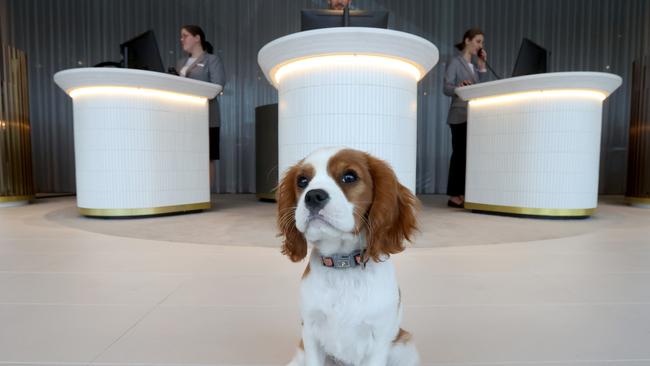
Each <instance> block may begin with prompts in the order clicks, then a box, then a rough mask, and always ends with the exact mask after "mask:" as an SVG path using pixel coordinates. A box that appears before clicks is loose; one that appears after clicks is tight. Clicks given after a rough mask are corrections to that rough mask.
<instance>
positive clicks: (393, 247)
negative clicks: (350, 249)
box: [366, 155, 419, 261]
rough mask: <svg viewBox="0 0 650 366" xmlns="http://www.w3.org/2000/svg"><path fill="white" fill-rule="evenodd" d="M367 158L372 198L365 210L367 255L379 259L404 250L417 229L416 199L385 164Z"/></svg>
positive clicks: (417, 204)
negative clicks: (366, 210)
mask: <svg viewBox="0 0 650 366" xmlns="http://www.w3.org/2000/svg"><path fill="white" fill-rule="evenodd" d="M367 158H368V167H369V170H370V175H371V176H372V183H373V199H372V205H371V206H370V209H369V212H368V223H369V224H368V232H367V241H368V246H367V248H366V256H367V257H368V258H371V259H372V260H374V261H379V260H380V258H381V256H382V254H386V255H390V254H395V253H399V252H401V251H403V250H404V244H403V242H404V240H405V239H406V240H408V241H411V237H412V235H413V234H414V233H415V231H416V230H417V219H416V211H417V210H418V208H419V201H418V199H417V198H416V197H415V195H413V193H411V191H410V190H409V189H408V188H406V187H404V186H403V185H401V184H400V183H399V181H398V180H397V177H396V176H395V173H394V172H393V170H392V169H391V167H390V166H389V165H388V163H386V162H384V161H382V160H379V159H377V158H374V157H372V156H370V155H368V156H367Z"/></svg>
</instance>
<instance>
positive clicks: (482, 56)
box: [477, 48, 487, 70]
mask: <svg viewBox="0 0 650 366" xmlns="http://www.w3.org/2000/svg"><path fill="white" fill-rule="evenodd" d="M477 56H478V66H479V68H480V69H481V70H485V64H486V63H487V51H485V49H484V48H481V49H480V50H479V51H478V55H477Z"/></svg>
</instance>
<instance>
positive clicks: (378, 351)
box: [361, 344, 391, 366]
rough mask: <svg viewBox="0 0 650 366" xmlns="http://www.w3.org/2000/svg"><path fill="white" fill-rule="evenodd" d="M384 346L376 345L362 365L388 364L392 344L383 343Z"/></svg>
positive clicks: (376, 365) (380, 365)
mask: <svg viewBox="0 0 650 366" xmlns="http://www.w3.org/2000/svg"><path fill="white" fill-rule="evenodd" d="M382 346H383V347H382ZM382 346H378V347H375V349H374V350H372V352H370V354H368V356H367V357H366V358H365V359H364V360H363V362H362V363H361V366H386V365H387V364H388V353H389V351H390V346H391V345H390V344H386V345H383V344H382Z"/></svg>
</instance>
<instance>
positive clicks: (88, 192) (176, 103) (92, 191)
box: [54, 68, 221, 216]
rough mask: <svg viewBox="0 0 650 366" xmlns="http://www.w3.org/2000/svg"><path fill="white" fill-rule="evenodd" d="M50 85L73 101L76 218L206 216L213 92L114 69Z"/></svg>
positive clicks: (197, 84) (76, 72)
mask: <svg viewBox="0 0 650 366" xmlns="http://www.w3.org/2000/svg"><path fill="white" fill-rule="evenodd" d="M54 81H55V82H56V84H57V85H58V86H59V87H61V88H62V89H63V90H65V91H66V93H68V94H69V95H70V96H71V97H72V99H73V111H74V145H75V146H74V150H75V168H76V182H77V207H78V208H79V212H80V213H81V214H83V215H87V216H141V215H156V214H165V213H172V212H184V211H195V210H202V209H206V208H210V187H209V178H208V160H209V156H208V151H209V150H208V99H211V98H214V97H215V96H216V95H217V93H219V92H220V91H221V86H220V85H215V84H210V83H206V82H202V81H196V80H191V79H187V78H181V77H178V76H174V75H169V74H163V73H157V72H151V71H143V70H132V69H113V68H79V69H70V70H65V71H60V72H58V73H56V74H55V75H54Z"/></svg>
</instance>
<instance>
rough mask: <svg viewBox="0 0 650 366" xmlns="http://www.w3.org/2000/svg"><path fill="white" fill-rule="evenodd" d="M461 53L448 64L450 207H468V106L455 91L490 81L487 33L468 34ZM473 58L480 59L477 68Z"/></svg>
mask: <svg viewBox="0 0 650 366" xmlns="http://www.w3.org/2000/svg"><path fill="white" fill-rule="evenodd" d="M455 47H456V49H458V50H459V51H460V53H459V54H457V55H456V56H454V57H452V58H451V59H450V60H449V62H448V63H447V68H446V69H445V80H444V86H443V91H444V93H445V95H448V96H450V97H451V106H450V107H449V115H448V117H447V124H448V125H449V128H451V146H452V150H453V151H452V154H451V160H450V162H449V180H448V181H447V195H449V201H447V205H448V206H450V207H458V208H461V207H463V205H464V203H465V161H466V152H467V146H466V145H467V102H466V101H463V100H462V99H460V98H459V97H458V95H456V92H455V90H454V89H456V88H457V87H459V86H465V85H471V84H476V83H480V82H482V81H486V80H487V76H488V75H487V69H486V63H485V62H486V61H487V53H486V52H485V50H484V49H483V32H482V31H481V30H480V29H478V28H472V29H469V30H468V31H466V32H465V34H464V35H463V41H462V42H460V43H458V44H456V45H455ZM472 56H477V57H478V62H477V63H478V69H477V66H476V65H474V64H473V63H472Z"/></svg>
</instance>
